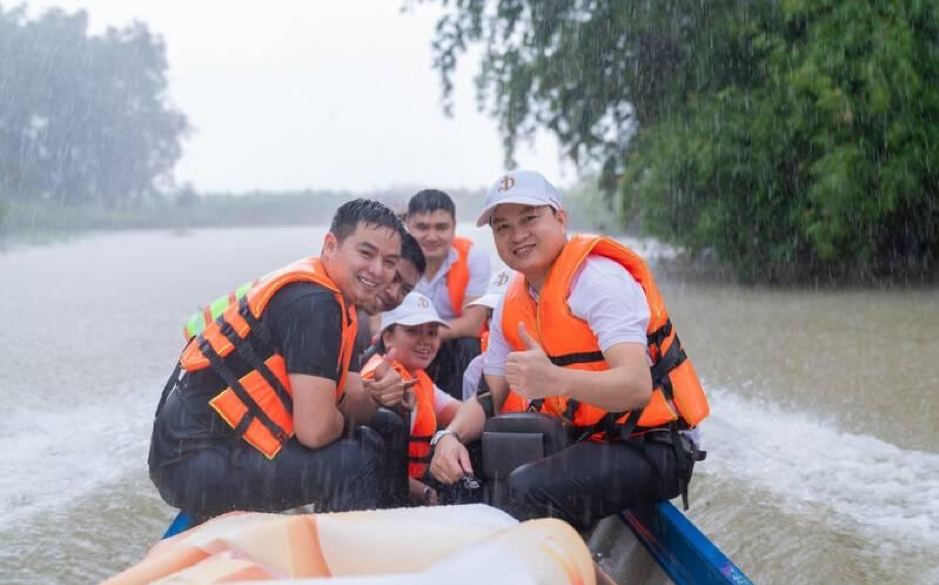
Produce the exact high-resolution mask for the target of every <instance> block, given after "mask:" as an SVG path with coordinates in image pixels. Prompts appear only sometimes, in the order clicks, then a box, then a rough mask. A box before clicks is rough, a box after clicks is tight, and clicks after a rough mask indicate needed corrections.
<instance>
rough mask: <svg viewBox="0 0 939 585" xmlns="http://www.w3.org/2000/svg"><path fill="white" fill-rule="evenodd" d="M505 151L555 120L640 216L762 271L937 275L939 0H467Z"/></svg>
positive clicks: (448, 22) (455, 32)
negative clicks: (503, 139)
mask: <svg viewBox="0 0 939 585" xmlns="http://www.w3.org/2000/svg"><path fill="white" fill-rule="evenodd" d="M442 4H444V5H445V6H446V7H447V10H446V13H445V15H444V16H443V17H442V18H441V20H440V22H439V25H438V29H437V37H436V40H435V45H434V46H435V50H436V56H437V58H436V66H437V68H438V69H439V71H440V72H441V75H442V77H443V80H444V84H443V85H444V90H445V94H446V93H447V92H449V90H450V89H451V87H452V86H451V77H452V73H453V70H454V68H455V66H456V62H457V60H458V58H459V57H460V55H461V54H462V53H463V52H464V51H465V50H466V48H467V46H469V45H470V44H472V43H478V44H480V45H482V46H483V49H484V52H483V56H482V67H481V71H480V74H479V76H478V78H477V83H478V87H479V90H480V97H481V100H482V102H481V103H483V104H485V105H487V106H488V107H489V108H490V110H491V111H492V112H493V113H494V114H495V115H496V116H497V117H498V119H499V122H500V127H501V130H502V133H503V136H504V138H505V143H506V147H507V153H508V157H509V159H511V153H512V150H513V148H514V146H515V144H516V142H517V140H518V139H520V138H524V137H528V136H531V134H532V133H533V131H534V130H535V129H536V128H539V127H546V128H548V129H550V130H551V131H552V132H554V133H555V134H556V135H557V136H558V138H559V139H560V141H561V143H562V144H563V145H564V148H565V149H566V151H567V153H568V154H569V155H570V156H571V157H572V158H573V159H574V160H575V161H584V160H594V161H600V163H601V164H602V168H603V170H604V176H605V177H606V178H607V181H608V182H607V184H608V185H613V186H615V187H616V188H617V192H618V194H619V202H620V206H621V207H622V209H623V211H624V212H625V217H627V218H629V220H630V221H636V220H638V223H639V224H640V225H641V226H642V227H644V228H645V229H647V230H648V231H650V232H651V233H653V234H656V235H659V236H664V237H666V238H669V239H671V240H673V241H677V242H679V243H682V244H684V245H687V246H689V247H691V248H692V249H711V250H713V251H714V252H715V253H716V255H717V256H718V258H720V259H722V260H724V261H727V262H729V263H731V264H733V265H734V266H736V267H737V269H738V271H739V272H740V274H741V275H743V276H744V277H746V278H750V279H762V280H765V279H769V280H774V279H781V278H785V277H790V276H806V275H818V274H833V275H839V276H847V275H858V274H867V275H870V274H874V275H879V274H885V273H886V274H888V275H893V276H901V275H902V276H909V275H924V274H926V273H928V272H929V271H930V270H932V269H933V268H934V267H935V266H936V260H937V259H939V147H937V145H939V125H937V124H936V120H939V41H937V39H939V3H937V2H935V1H928V0H770V1H744V0H741V1H726V0H725V1H721V0H714V1H709V2H701V1H699V0H640V1H629V0H594V1H587V0H568V1H560V0H558V1H548V2H538V1H534V0H531V1H526V0H499V1H495V2H485V1H484V0H453V1H447V0H444V1H443V2H442Z"/></svg>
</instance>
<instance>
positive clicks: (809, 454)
mask: <svg viewBox="0 0 939 585" xmlns="http://www.w3.org/2000/svg"><path fill="white" fill-rule="evenodd" d="M709 397H710V398H711V402H712V414H711V417H710V418H709V419H708V420H707V421H705V423H703V424H702V425H701V427H702V430H703V433H704V439H705V442H706V445H705V447H706V448H708V459H707V462H706V464H705V465H702V466H701V471H702V472H705V473H708V474H715V475H729V476H733V477H736V478H739V479H741V480H742V481H743V482H744V483H746V484H752V485H754V486H755V487H758V488H760V489H761V490H766V491H768V492H770V493H773V494H776V495H778V496H779V497H780V500H781V503H782V504H783V505H785V506H787V507H792V508H796V509H797V508H798V507H799V506H800V505H805V504H812V505H814V506H821V507H823V508H825V509H827V510H830V511H832V512H834V513H835V514H836V515H837V516H838V517H840V518H837V517H836V518H829V521H830V522H832V523H835V524H841V525H844V526H845V527H847V528H849V529H852V530H857V531H858V532H860V533H861V534H863V535H864V537H865V540H867V541H868V542H870V543H872V544H874V546H876V547H881V548H880V549H879V550H881V551H882V552H884V553H886V552H888V551H889V552H896V549H897V548H899V549H901V550H922V549H924V548H925V549H926V550H929V549H930V548H932V549H935V548H936V547H939V454H937V453H928V452H924V451H915V450H905V449H901V448H899V447H897V446H895V445H892V444H890V443H887V442H885V441H883V440H880V439H878V438H875V437H871V436H868V435H864V434H862V433H848V432H842V431H839V430H838V429H837V427H836V425H835V424H834V423H833V422H831V421H826V420H824V419H822V418H820V417H816V416H813V415H811V414H809V413H805V412H793V411H788V410H786V409H785V408H783V407H781V406H779V405H775V404H768V403H764V402H762V401H759V402H758V401H756V400H751V399H747V398H744V397H742V396H740V395H739V394H738V393H734V392H731V391H727V390H721V389H718V390H713V389H711V390H709Z"/></svg>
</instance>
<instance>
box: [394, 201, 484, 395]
mask: <svg viewBox="0 0 939 585" xmlns="http://www.w3.org/2000/svg"><path fill="white" fill-rule="evenodd" d="M407 226H408V231H409V232H410V233H411V234H412V235H413V236H414V237H415V238H416V239H417V241H418V242H419V243H420V245H421V250H422V251H423V252H424V257H425V258H426V260H427V269H426V270H425V271H424V278H422V279H420V280H419V281H418V282H417V285H416V286H415V288H414V290H416V291H417V292H419V293H421V294H424V295H427V297H428V298H430V300H431V301H432V302H433V303H434V308H435V309H436V310H437V313H438V314H439V315H440V316H441V317H443V319H444V320H445V321H447V323H449V324H450V328H449V329H447V330H445V331H442V332H441V334H442V335H441V337H442V339H443V343H442V345H441V347H440V351H439V352H438V354H437V359H436V360H434V363H433V364H431V366H430V367H429V368H428V369H427V373H428V374H429V375H430V376H431V378H433V380H434V381H435V382H436V383H437V384H438V385H439V386H440V387H441V388H443V389H444V390H445V391H446V392H447V393H449V394H450V395H451V396H453V397H454V398H459V397H460V389H461V378H462V374H463V371H464V370H465V369H466V365H467V364H468V363H469V362H470V360H471V359H473V358H474V357H476V356H477V355H479V351H480V347H479V337H478V336H479V332H480V329H481V328H482V325H483V322H484V321H485V315H484V311H483V310H482V309H481V308H480V307H477V306H474V305H470V304H469V302H471V301H472V300H473V299H475V298H477V297H479V296H480V295H482V294H483V292H484V291H485V290H486V283H487V282H488V281H489V270H490V268H489V255H488V254H486V253H485V252H483V251H482V250H480V249H479V246H476V245H475V244H474V243H473V242H472V241H470V240H469V239H467V238H463V237H460V236H457V235H456V205H455V204H454V203H453V200H452V199H451V198H450V196H449V195H447V194H446V193H444V192H443V191H440V190H437V189H424V190H423V191H420V192H418V193H416V194H415V195H414V196H413V197H411V199H410V201H408V217H407Z"/></svg>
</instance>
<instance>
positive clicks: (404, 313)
mask: <svg viewBox="0 0 939 585" xmlns="http://www.w3.org/2000/svg"><path fill="white" fill-rule="evenodd" d="M424 323H437V324H438V325H443V326H444V327H446V328H447V329H449V328H450V325H449V324H448V323H447V322H446V321H444V320H443V319H441V318H440V315H438V314H437V311H436V309H434V303H432V302H431V300H430V299H429V298H427V297H425V296H424V295H422V294H421V293H417V292H411V293H408V296H406V297H404V301H402V302H401V304H400V305H398V306H397V307H396V308H395V309H394V310H393V311H385V312H384V313H382V314H381V330H382V331H384V330H385V329H387V328H388V327H391V326H392V325H395V324H397V325H407V326H412V325H423V324H424Z"/></svg>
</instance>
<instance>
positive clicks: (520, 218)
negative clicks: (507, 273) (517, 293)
mask: <svg viewBox="0 0 939 585" xmlns="http://www.w3.org/2000/svg"><path fill="white" fill-rule="evenodd" d="M490 226H491V227H492V237H493V239H494V240H495V244H496V250H497V251H498V252H499V258H501V259H502V261H503V262H505V263H506V264H507V265H508V266H509V268H511V269H512V270H517V271H518V272H521V273H522V274H524V275H525V278H526V280H528V282H529V284H531V285H532V286H533V287H535V289H536V290H540V288H541V285H542V284H544V280H545V278H546V277H547V276H548V270H550V268H551V264H553V263H554V260H555V259H556V258H557V257H558V254H560V253H561V249H562V248H563V247H564V242H565V239H566V228H567V214H566V213H565V212H564V210H563V209H559V210H557V211H556V212H555V211H554V210H553V208H551V206H549V205H542V206H540V207H532V206H530V205H520V204H517V203H503V204H502V205H499V206H498V207H496V208H495V210H494V211H493V214H492V222H491V223H490Z"/></svg>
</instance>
